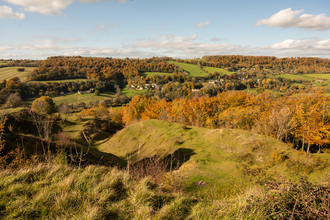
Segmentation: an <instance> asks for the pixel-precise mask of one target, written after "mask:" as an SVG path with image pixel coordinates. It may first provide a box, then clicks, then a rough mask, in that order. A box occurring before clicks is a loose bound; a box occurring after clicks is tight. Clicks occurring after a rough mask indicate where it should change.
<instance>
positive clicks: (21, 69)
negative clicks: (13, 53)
mask: <svg viewBox="0 0 330 220" xmlns="http://www.w3.org/2000/svg"><path fill="white" fill-rule="evenodd" d="M24 71H25V68H17V72H24Z"/></svg>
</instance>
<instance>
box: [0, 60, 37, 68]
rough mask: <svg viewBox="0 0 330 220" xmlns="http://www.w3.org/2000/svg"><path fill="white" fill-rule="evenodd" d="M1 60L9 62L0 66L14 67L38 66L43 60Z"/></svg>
mask: <svg viewBox="0 0 330 220" xmlns="http://www.w3.org/2000/svg"><path fill="white" fill-rule="evenodd" d="M1 61H2V62H7V63H6V64H2V65H0V68H4V67H14V66H21V67H38V66H40V64H41V62H42V60H1Z"/></svg>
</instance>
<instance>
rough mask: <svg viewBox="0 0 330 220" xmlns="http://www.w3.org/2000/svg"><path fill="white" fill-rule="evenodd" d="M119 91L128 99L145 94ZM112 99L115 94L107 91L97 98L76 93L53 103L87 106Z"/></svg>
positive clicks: (31, 99)
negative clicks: (83, 104)
mask: <svg viewBox="0 0 330 220" xmlns="http://www.w3.org/2000/svg"><path fill="white" fill-rule="evenodd" d="M121 91H122V94H123V95H126V96H128V97H132V96H136V95H142V94H144V93H145V92H146V90H143V91H137V90H133V89H127V88H123V89H122V90H121ZM112 98H115V92H111V91H107V92H103V93H101V94H100V95H99V96H95V95H94V93H89V94H81V95H80V94H78V93H73V94H70V95H62V96H57V97H53V101H54V103H55V104H56V105H58V104H60V103H63V102H65V103H67V104H74V103H80V102H85V103H86V104H88V103H89V102H91V101H92V102H94V101H97V100H98V101H103V100H106V99H112ZM35 99H36V97H35V98H29V99H27V100H25V101H23V104H24V105H27V106H31V105H32V102H33V101H34V100H35Z"/></svg>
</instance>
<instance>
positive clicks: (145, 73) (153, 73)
mask: <svg viewBox="0 0 330 220" xmlns="http://www.w3.org/2000/svg"><path fill="white" fill-rule="evenodd" d="M140 74H141V76H145V77H146V76H149V77H151V76H154V75H168V76H171V75H172V73H161V72H143V73H140Z"/></svg>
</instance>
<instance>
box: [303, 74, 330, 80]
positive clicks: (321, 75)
mask: <svg viewBox="0 0 330 220" xmlns="http://www.w3.org/2000/svg"><path fill="white" fill-rule="evenodd" d="M304 75H305V76H307V77H311V78H314V79H315V78H319V79H328V80H330V74H304Z"/></svg>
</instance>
